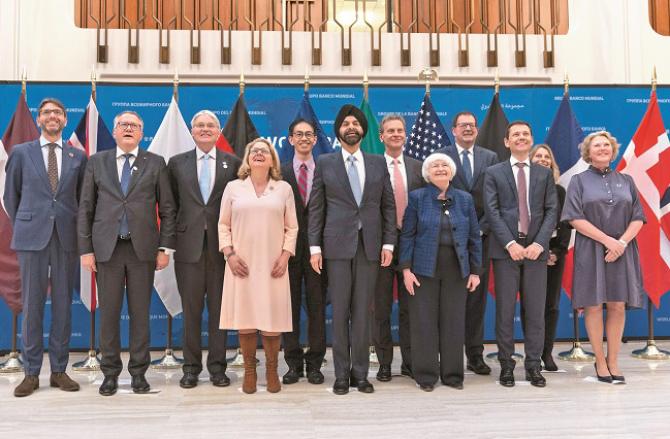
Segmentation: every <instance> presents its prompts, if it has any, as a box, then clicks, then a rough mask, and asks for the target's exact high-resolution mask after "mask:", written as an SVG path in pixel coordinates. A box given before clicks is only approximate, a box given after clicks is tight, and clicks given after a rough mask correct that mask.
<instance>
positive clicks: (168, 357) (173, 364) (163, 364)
mask: <svg viewBox="0 0 670 439" xmlns="http://www.w3.org/2000/svg"><path fill="white" fill-rule="evenodd" d="M172 97H173V98H174V100H175V102H179V72H178V71H177V70H176V69H175V72H174V77H173V78H172ZM165 339H166V341H165V353H164V354H163V357H161V358H159V359H158V360H154V361H152V362H151V368H152V369H179V368H180V367H181V366H182V365H183V364H184V360H182V359H181V358H179V357H177V356H176V355H175V354H174V351H173V350H172V314H170V311H168V313H167V331H166V334H165Z"/></svg>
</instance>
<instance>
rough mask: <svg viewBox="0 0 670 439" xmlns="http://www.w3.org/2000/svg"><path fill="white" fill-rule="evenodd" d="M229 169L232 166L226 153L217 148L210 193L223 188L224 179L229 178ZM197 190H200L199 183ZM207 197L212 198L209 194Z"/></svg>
mask: <svg viewBox="0 0 670 439" xmlns="http://www.w3.org/2000/svg"><path fill="white" fill-rule="evenodd" d="M231 169H232V166H231V164H230V163H228V160H227V159H226V155H225V154H224V153H223V152H222V151H220V150H218V149H217V150H216V170H215V171H214V186H213V187H212V194H213V193H214V192H216V191H222V190H223V185H224V182H225V181H226V179H228V180H230V178H228V174H229V173H230V172H231ZM198 192H200V184H198ZM209 199H210V200H211V199H212V196H211V195H210V196H209ZM207 203H209V200H207Z"/></svg>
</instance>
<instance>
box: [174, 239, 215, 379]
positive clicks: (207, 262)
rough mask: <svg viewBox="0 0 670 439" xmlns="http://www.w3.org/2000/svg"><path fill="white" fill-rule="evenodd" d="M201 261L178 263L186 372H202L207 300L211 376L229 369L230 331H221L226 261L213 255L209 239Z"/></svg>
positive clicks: (204, 243)
mask: <svg viewBox="0 0 670 439" xmlns="http://www.w3.org/2000/svg"><path fill="white" fill-rule="evenodd" d="M203 241H204V242H203V246H202V253H201V254H200V260H199V261H198V262H195V263H187V262H176V261H175V274H176V277H177V287H178V288H179V295H180V296H181V304H182V309H183V310H184V342H183V350H184V365H183V366H182V370H183V371H184V373H194V374H196V375H198V374H199V373H200V372H202V337H201V331H202V312H203V310H204V307H205V300H206V301H207V316H208V317H207V319H208V320H207V331H208V334H209V337H208V341H209V343H208V346H209V352H208V353H207V370H208V371H209V374H210V375H213V374H215V373H222V372H225V370H226V365H227V363H226V338H227V336H228V334H227V331H225V330H222V329H219V320H220V316H221V293H222V291H223V273H224V264H225V262H224V260H223V257H222V255H221V254H211V253H209V252H208V248H207V237H206V234H205V239H204V240H203Z"/></svg>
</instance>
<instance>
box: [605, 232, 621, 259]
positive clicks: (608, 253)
mask: <svg viewBox="0 0 670 439" xmlns="http://www.w3.org/2000/svg"><path fill="white" fill-rule="evenodd" d="M603 245H604V246H605V262H614V261H616V260H617V259H619V258H620V257H621V255H623V252H624V251H625V250H626V246H625V245H624V244H623V243H622V242H621V241H620V240H618V239H616V238H612V237H611V236H608V237H607V239H606V240H605V242H604V243H603Z"/></svg>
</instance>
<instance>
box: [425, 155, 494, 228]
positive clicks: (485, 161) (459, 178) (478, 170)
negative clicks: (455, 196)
mask: <svg viewBox="0 0 670 439" xmlns="http://www.w3.org/2000/svg"><path fill="white" fill-rule="evenodd" d="M435 152H441V153H443V154H447V155H448V156H449V157H451V159H452V160H453V161H454V162H455V163H456V176H455V177H454V179H453V180H452V181H451V184H452V186H454V187H455V188H456V189H460V190H463V191H465V192H468V193H469V194H470V195H472V198H474V201H475V210H476V211H477V218H478V219H479V227H480V229H481V230H482V232H483V233H484V234H487V233H488V231H489V226H488V224H487V222H486V216H485V215H484V174H485V172H486V169H487V168H488V167H489V166H492V165H495V164H496V163H498V155H497V154H496V153H495V152H493V151H491V150H489V149H486V148H482V147H481V146H477V145H475V146H474V147H473V153H474V161H475V163H474V172H473V174H472V182H471V184H470V185H468V184H467V183H466V182H465V174H464V171H463V165H462V164H461V158H460V157H459V155H458V149H456V145H449V146H447V147H446V148H442V149H438V150H437V151H435Z"/></svg>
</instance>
